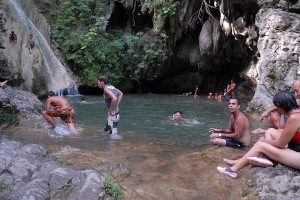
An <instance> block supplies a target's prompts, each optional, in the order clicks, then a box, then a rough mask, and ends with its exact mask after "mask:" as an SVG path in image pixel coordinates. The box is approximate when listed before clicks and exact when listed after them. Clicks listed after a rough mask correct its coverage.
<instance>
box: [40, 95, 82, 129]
mask: <svg viewBox="0 0 300 200" xmlns="http://www.w3.org/2000/svg"><path fill="white" fill-rule="evenodd" d="M51 106H53V108H51ZM43 116H44V118H45V119H46V120H47V121H48V122H49V123H50V124H51V125H52V126H53V128H55V127H56V122H55V120H54V119H53V118H52V117H60V118H61V119H62V120H63V121H64V122H66V123H67V124H68V126H69V129H70V131H71V133H72V134H73V135H78V132H77V130H76V129H75V111H74V110H73V108H72V107H71V104H70V102H69V101H68V100H67V99H65V98H64V97H60V96H55V93H54V92H53V91H49V92H48V99H47V102H46V110H45V111H43Z"/></svg>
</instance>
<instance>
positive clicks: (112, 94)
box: [98, 76, 123, 136]
mask: <svg viewBox="0 0 300 200" xmlns="http://www.w3.org/2000/svg"><path fill="white" fill-rule="evenodd" d="M98 86H99V88H100V89H103V90H104V92H103V97H104V101H105V103H106V106H107V115H108V117H107V124H106V130H109V133H110V134H111V136H116V135H117V133H118V131H117V125H118V122H119V119H120V115H119V107H118V105H119V103H120V101H121V100H122V97H123V93H122V92H121V91H120V90H118V89H117V88H115V87H114V86H112V85H110V84H109V79H108V77H107V76H100V77H99V78H98Z"/></svg>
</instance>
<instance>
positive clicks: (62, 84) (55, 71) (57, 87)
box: [8, 0, 78, 95]
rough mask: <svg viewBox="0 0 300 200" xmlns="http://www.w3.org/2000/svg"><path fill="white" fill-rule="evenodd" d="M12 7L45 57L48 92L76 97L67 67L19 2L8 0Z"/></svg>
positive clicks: (75, 90) (75, 88)
mask: <svg viewBox="0 0 300 200" xmlns="http://www.w3.org/2000/svg"><path fill="white" fill-rule="evenodd" d="M8 2H10V4H11V5H12V9H14V10H15V13H16V15H15V16H17V17H18V18H19V20H20V21H21V22H22V24H24V26H25V28H26V30H27V31H28V34H30V33H31V34H32V35H33V36H34V38H35V40H36V44H37V45H38V47H39V48H40V50H41V53H42V56H43V64H44V67H45V68H46V70H47V75H46V77H47V87H48V90H52V91H56V93H57V94H58V95H76V94H78V90H77V86H76V84H75V82H74V81H73V80H72V78H71V77H70V75H69V74H68V72H67V71H66V69H65V67H64V66H63V65H62V64H61V63H60V61H59V60H58V59H57V57H56V56H55V54H54V53H53V51H52V49H51V48H50V46H49V44H48V43H47V41H46V39H45V38H44V36H43V35H42V34H41V33H40V31H39V30H38V29H37V28H36V26H35V25H34V24H33V23H32V22H31V20H30V19H29V18H28V17H27V15H26V14H25V13H24V11H23V9H22V7H21V5H20V2H19V1H18V0H8Z"/></svg>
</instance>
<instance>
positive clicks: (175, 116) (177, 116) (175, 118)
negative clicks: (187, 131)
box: [171, 111, 186, 122]
mask: <svg viewBox="0 0 300 200" xmlns="http://www.w3.org/2000/svg"><path fill="white" fill-rule="evenodd" d="M171 120H173V121H183V122H186V120H185V119H184V118H183V117H182V112H181V111H175V112H174V114H173V116H172V118H171Z"/></svg>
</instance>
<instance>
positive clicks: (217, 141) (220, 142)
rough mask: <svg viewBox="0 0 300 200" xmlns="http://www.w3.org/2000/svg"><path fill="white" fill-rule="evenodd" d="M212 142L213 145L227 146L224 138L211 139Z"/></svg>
mask: <svg viewBox="0 0 300 200" xmlns="http://www.w3.org/2000/svg"><path fill="white" fill-rule="evenodd" d="M210 142H211V143H212V144H213V145H217V146H225V145H226V140H225V139H223V138H214V139H211V140H210Z"/></svg>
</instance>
